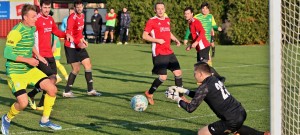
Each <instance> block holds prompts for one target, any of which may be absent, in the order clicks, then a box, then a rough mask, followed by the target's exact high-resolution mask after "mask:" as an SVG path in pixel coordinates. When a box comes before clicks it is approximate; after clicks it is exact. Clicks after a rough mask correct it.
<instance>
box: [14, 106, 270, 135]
mask: <svg viewBox="0 0 300 135" xmlns="http://www.w3.org/2000/svg"><path fill="white" fill-rule="evenodd" d="M265 110H266V109H264V108H262V109H258V110H246V111H247V112H263V111H265ZM203 117H215V114H208V115H200V116H193V117H184V118H176V119H165V120H153V121H146V122H132V123H121V124H116V123H111V124H109V123H108V124H106V125H116V126H120V125H121V126H126V125H144V124H153V123H161V122H168V121H175V120H189V119H195V118H203ZM96 126H97V125H96ZM85 127H92V126H85ZM82 128H84V127H70V128H63V129H61V130H58V131H53V130H48V131H52V132H59V131H68V130H77V129H82ZM33 133H42V132H41V131H26V132H19V133H11V134H33Z"/></svg>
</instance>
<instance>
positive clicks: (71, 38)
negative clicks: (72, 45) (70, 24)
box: [66, 34, 74, 42]
mask: <svg viewBox="0 0 300 135" xmlns="http://www.w3.org/2000/svg"><path fill="white" fill-rule="evenodd" d="M66 38H67V40H68V41H69V42H74V39H73V37H72V36H71V35H70V34H66Z"/></svg>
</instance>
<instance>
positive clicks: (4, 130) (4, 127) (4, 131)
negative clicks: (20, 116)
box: [1, 114, 10, 135]
mask: <svg viewBox="0 0 300 135" xmlns="http://www.w3.org/2000/svg"><path fill="white" fill-rule="evenodd" d="M6 118H7V117H6V114H5V115H3V116H2V118H1V119H2V122H1V123H2V124H1V132H2V134H4V135H8V134H9V130H8V129H9V127H10V122H9V121H7V119H6Z"/></svg>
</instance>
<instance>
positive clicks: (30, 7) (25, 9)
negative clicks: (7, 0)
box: [21, 4, 36, 20]
mask: <svg viewBox="0 0 300 135" xmlns="http://www.w3.org/2000/svg"><path fill="white" fill-rule="evenodd" d="M30 10H32V11H34V12H36V8H35V6H34V5H31V4H24V6H23V7H22V10H21V13H22V20H24V16H25V15H26V14H27V13H28V11H30Z"/></svg>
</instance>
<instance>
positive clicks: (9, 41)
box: [7, 40, 15, 44]
mask: <svg viewBox="0 0 300 135" xmlns="http://www.w3.org/2000/svg"><path fill="white" fill-rule="evenodd" d="M7 43H9V44H14V43H15V42H14V41H12V40H7Z"/></svg>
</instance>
